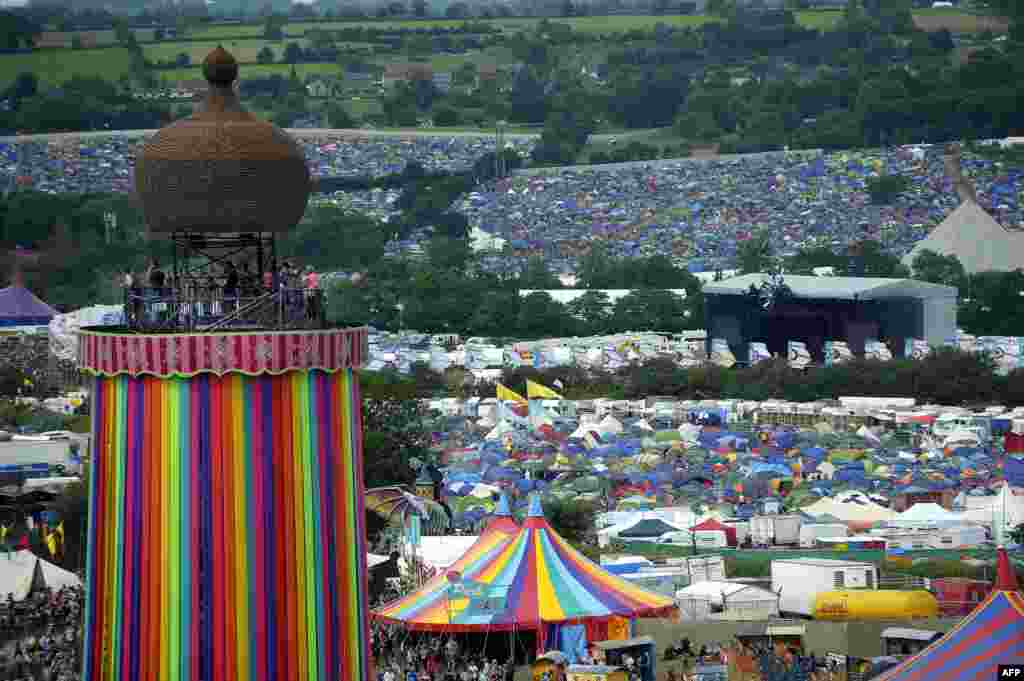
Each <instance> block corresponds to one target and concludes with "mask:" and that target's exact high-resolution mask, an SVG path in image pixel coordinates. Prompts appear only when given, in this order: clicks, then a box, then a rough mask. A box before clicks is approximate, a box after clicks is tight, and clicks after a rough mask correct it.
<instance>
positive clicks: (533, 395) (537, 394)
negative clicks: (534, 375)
mask: <svg viewBox="0 0 1024 681" xmlns="http://www.w3.org/2000/svg"><path fill="white" fill-rule="evenodd" d="M526 396H527V397H529V398H530V399H531V400H533V399H542V400H562V399H565V398H564V397H562V396H561V395H559V394H558V393H556V392H555V391H554V390H552V389H551V388H548V387H547V386H543V385H541V384H540V383H534V382H533V381H531V380H530V379H526Z"/></svg>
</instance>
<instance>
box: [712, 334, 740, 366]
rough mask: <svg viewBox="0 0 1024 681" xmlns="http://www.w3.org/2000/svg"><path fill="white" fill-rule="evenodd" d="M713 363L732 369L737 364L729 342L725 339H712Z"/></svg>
mask: <svg viewBox="0 0 1024 681" xmlns="http://www.w3.org/2000/svg"><path fill="white" fill-rule="evenodd" d="M711 363H712V364H715V365H716V366H720V367H731V366H733V365H734V364H736V356H735V355H733V354H732V350H730V349H729V341H727V340H726V339H724V338H712V339H711Z"/></svg>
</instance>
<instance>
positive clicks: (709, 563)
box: [665, 556, 726, 584]
mask: <svg viewBox="0 0 1024 681" xmlns="http://www.w3.org/2000/svg"><path fill="white" fill-rule="evenodd" d="M665 562H666V564H668V565H670V566H672V567H676V566H678V567H679V568H680V569H683V570H685V571H686V573H687V575H688V576H689V580H690V584H696V583H698V582H724V581H725V580H726V574H725V559H724V558H722V556H692V557H690V558H669V559H668V560H667V561H665Z"/></svg>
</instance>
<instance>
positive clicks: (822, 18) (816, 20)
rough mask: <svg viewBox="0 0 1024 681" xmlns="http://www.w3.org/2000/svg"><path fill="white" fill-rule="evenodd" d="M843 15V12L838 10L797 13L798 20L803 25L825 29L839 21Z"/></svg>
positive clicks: (820, 29)
mask: <svg viewBox="0 0 1024 681" xmlns="http://www.w3.org/2000/svg"><path fill="white" fill-rule="evenodd" d="M842 16H843V13H842V12H840V11H837V10H836V11H830V10H818V11H809V12H807V11H805V12H797V13H796V21H797V23H798V24H800V25H801V26H806V27H807V28H816V29H818V30H819V31H825V30H828V29H830V28H832V27H833V26H835V25H836V24H837V23H839V19H841V18H842Z"/></svg>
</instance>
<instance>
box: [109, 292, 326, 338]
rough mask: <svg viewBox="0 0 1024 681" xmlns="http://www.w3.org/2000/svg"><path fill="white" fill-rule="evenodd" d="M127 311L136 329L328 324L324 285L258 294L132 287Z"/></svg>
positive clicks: (313, 326) (128, 321)
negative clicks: (314, 287) (320, 287)
mask: <svg viewBox="0 0 1024 681" xmlns="http://www.w3.org/2000/svg"><path fill="white" fill-rule="evenodd" d="M124 317H125V322H126V324H127V326H128V327H129V328H131V329H133V330H136V331H164V332H170V331H214V330H218V329H231V328H262V329H319V328H324V326H325V315H324V295H323V291H322V290H320V289H288V288H281V289H279V290H277V291H275V292H272V293H259V294H257V293H254V292H253V293H248V294H246V293H240V294H235V293H230V292H226V291H223V290H222V289H214V290H200V291H195V292H192V291H190V292H182V291H180V290H178V289H153V288H149V289H131V290H128V291H126V292H125V295H124Z"/></svg>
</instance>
